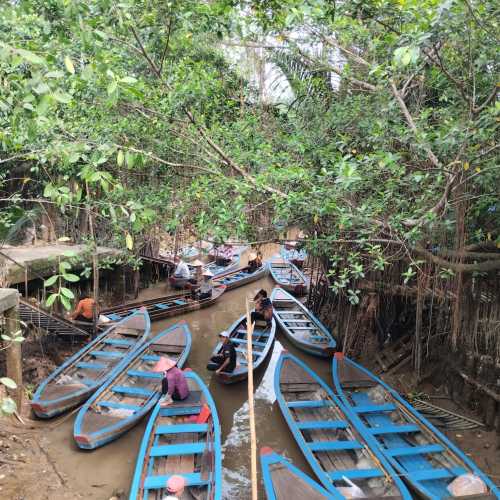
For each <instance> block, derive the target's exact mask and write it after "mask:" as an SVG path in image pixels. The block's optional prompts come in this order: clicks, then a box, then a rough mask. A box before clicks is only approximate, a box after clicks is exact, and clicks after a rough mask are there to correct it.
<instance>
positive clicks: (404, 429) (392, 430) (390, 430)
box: [369, 424, 420, 436]
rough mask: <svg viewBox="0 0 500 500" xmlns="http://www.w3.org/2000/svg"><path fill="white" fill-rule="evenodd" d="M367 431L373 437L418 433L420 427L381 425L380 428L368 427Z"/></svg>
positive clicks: (411, 425) (413, 425)
mask: <svg viewBox="0 0 500 500" xmlns="http://www.w3.org/2000/svg"><path fill="white" fill-rule="evenodd" d="M369 431H370V433H371V434H372V435H373V436H378V435H380V434H404V433H408V432H420V427H419V426H418V425H415V424H405V425H382V426H380V427H370V428H369Z"/></svg>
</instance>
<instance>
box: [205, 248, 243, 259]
mask: <svg viewBox="0 0 500 500" xmlns="http://www.w3.org/2000/svg"><path fill="white" fill-rule="evenodd" d="M246 250H248V245H233V255H241V254H242V253H244V252H246ZM217 252H218V249H217V248H215V247H214V248H211V249H210V251H209V252H208V255H209V256H210V257H215V256H216V255H217Z"/></svg>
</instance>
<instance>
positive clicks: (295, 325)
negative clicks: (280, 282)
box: [271, 287, 337, 357]
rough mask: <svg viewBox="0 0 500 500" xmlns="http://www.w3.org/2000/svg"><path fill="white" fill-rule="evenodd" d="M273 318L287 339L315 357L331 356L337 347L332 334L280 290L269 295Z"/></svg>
mask: <svg viewBox="0 0 500 500" xmlns="http://www.w3.org/2000/svg"><path fill="white" fill-rule="evenodd" d="M271 301H272V303H273V316H274V318H275V319H276V322H277V323H278V325H279V326H280V327H281V329H282V330H283V332H284V333H285V335H286V336H287V337H288V339H289V340H290V341H291V342H293V343H294V344H295V345H296V346H297V347H298V348H299V349H301V350H303V351H305V352H307V353H309V354H314V355H315V356H322V357H329V356H333V354H334V352H335V346H336V345H337V344H336V342H335V339H334V338H333V336H332V334H331V333H330V332H329V331H328V329H327V328H326V326H325V325H323V323H321V321H320V320H319V319H318V318H316V316H315V315H314V314H313V313H312V312H311V311H309V309H307V307H305V306H304V305H303V304H302V303H301V302H299V301H298V300H297V299H296V298H295V297H293V296H292V295H290V294H289V293H288V292H286V291H285V290H283V289H282V288H278V287H276V288H274V289H273V291H272V293H271Z"/></svg>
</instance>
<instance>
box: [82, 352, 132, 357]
mask: <svg viewBox="0 0 500 500" xmlns="http://www.w3.org/2000/svg"><path fill="white" fill-rule="evenodd" d="M89 354H90V355H91V356H94V357H95V358H123V356H125V353H123V352H119V351H90V353H89Z"/></svg>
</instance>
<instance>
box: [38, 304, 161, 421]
mask: <svg viewBox="0 0 500 500" xmlns="http://www.w3.org/2000/svg"><path fill="white" fill-rule="evenodd" d="M150 331H151V324H150V319H149V315H148V313H147V311H146V310H145V309H140V310H138V311H136V312H134V313H133V314H131V315H130V316H127V317H125V318H123V319H121V321H119V322H118V323H116V324H114V325H113V326H111V327H110V328H108V329H107V330H106V331H105V332H103V333H102V334H101V335H99V336H98V337H97V338H96V339H94V340H93V341H92V342H90V343H89V344H87V345H86V346H85V347H83V348H82V349H80V350H79V351H78V352H77V353H76V354H74V355H73V356H71V357H70V358H69V359H68V360H66V361H65V362H64V363H63V364H62V365H61V366H60V367H58V368H57V369H56V370H54V371H53V372H52V373H51V374H50V375H49V376H48V377H47V378H46V379H45V380H44V381H43V382H42V383H41V384H40V385H39V387H38V389H37V390H36V392H35V394H34V396H33V399H32V401H31V408H32V410H33V412H34V413H35V415H36V416H37V417H40V418H51V417H54V416H56V415H59V414H60V413H63V412H64V411H67V410H70V409H71V408H75V407H76V406H78V405H80V404H82V403H83V402H84V401H85V400H86V399H88V398H89V397H90V396H91V395H92V394H93V393H94V392H95V391H96V390H97V389H98V388H99V387H100V386H101V385H103V384H104V383H105V382H106V380H107V379H108V377H109V375H110V373H111V372H112V370H113V368H114V367H115V366H116V365H117V364H118V363H120V362H121V361H122V360H123V359H124V358H126V357H127V356H129V355H130V354H131V353H132V352H133V351H134V350H135V349H136V348H137V347H138V346H140V345H141V344H143V343H144V342H145V341H146V340H147V338H148V336H149V334H150Z"/></svg>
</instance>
